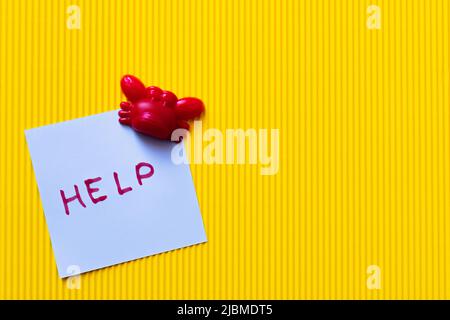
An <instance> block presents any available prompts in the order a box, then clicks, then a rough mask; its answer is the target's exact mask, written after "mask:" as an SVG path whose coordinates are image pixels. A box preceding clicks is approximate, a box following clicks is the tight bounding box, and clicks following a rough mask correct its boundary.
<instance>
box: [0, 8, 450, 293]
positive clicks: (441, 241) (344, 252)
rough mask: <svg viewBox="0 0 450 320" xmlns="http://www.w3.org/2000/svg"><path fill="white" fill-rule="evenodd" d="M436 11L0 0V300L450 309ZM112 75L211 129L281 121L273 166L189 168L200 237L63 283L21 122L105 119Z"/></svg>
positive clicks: (443, 67)
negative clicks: (175, 98)
mask: <svg viewBox="0 0 450 320" xmlns="http://www.w3.org/2000/svg"><path fill="white" fill-rule="evenodd" d="M69 4H76V5H79V6H80V8H81V19H82V20H81V30H68V29H67V28H66V19H67V14H66V8H67V6H68V5H69ZM369 4H377V5H379V6H380V7H381V10H382V29H381V30H368V29H367V27H366V20H367V16H368V15H367V13H366V9H367V6H368V5H369ZM449 18H450V17H449V2H448V1H447V0H385V1H381V0H380V1H375V0H373V1H367V0H341V1H338V0H334V1H333V0H328V1H326V0H308V1H307V0H292V1H269V0H267V1H263V0H254V1H250V0H223V1H213V0H209V1H207V0H202V1H200V0H180V1H175V0H173V1H167V0H166V1H163V0H161V1H150V0H149V1H137V0H129V1H125V0H124V1H113V0H96V1H93V0H86V1H84V0H70V1H66V0H64V1H56V0H55V1H37V0H35V1H25V0H0V147H1V149H0V150H1V154H0V298H8V299H9V298H58V299H71V298H81V299H85V298H86V299H89V298H107V299H109V298H137V299H141V298H145V299H146V298H194V299H196V298H208V299H209V298H215V299H227V298H287V299H291V298H300V299H316V298H325V299H329V298H333V299H334V298H343V299H353V298H357V299H365V298H375V299H377V298H405V299H407V298H450V251H449V249H450V216H449V214H450V195H449V191H450V139H449V135H450V114H449V106H450V105H449V103H450V101H449V89H450V86H449V77H450V70H449V58H450V57H449ZM125 73H132V74H136V75H138V76H139V77H141V78H142V79H143V80H144V81H145V82H146V83H147V84H149V85H150V84H154V85H159V86H162V87H164V88H167V89H169V90H173V91H174V92H176V93H177V94H178V95H179V96H186V95H193V96H198V97H201V98H202V99H203V100H204V101H205V103H206V106H207V114H206V117H205V119H204V124H203V125H204V127H205V128H210V127H214V128H219V129H221V130H225V129H227V128H239V127H240V128H257V129H258V128H279V129H280V137H281V141H280V144H281V149H280V152H281V157H280V159H281V163H280V170H279V173H278V174H277V175H275V176H261V175H259V167H258V166H250V165H241V166H238V165H236V166H233V165H214V166H212V165H193V166H192V172H193V177H194V182H195V186H196V190H197V194H198V198H199V202H200V206H201V210H202V214H203V218H204V223H205V226H206V231H207V234H208V238H209V242H208V243H207V244H205V245H199V246H195V247H191V248H187V249H183V250H177V251H174V252H170V253H165V254H161V255H158V256H154V257H150V258H145V259H141V260H138V261H134V262H130V263H125V264H121V265H118V266H114V267H111V268H107V269H103V270H100V271H95V272H91V273H88V274H86V275H83V276H82V277H81V289H80V290H69V289H67V288H66V282H65V281H63V280H60V279H59V278H58V275H57V272H56V266H55V261H54V258H53V253H52V249H51V245H50V239H49V234H48V231H47V227H46V224H45V220H44V213H43V210H42V205H41V202H40V199H39V195H38V189H37V185H36V181H35V178H34V174H33V171H32V166H31V160H30V156H29V153H28V150H27V147H26V143H25V136H24V129H26V128H32V127H36V126H41V125H45V124H51V123H55V122H58V121H62V120H68V119H73V118H76V117H82V116H88V115H91V114H94V113H100V112H103V111H107V110H113V109H115V108H117V106H118V103H119V102H120V101H121V99H122V95H121V92H120V88H119V80H120V77H121V76H122V75H123V74H125ZM105 134H108V133H107V132H105ZM61 152H64V151H63V150H61ZM81 236H82V235H80V237H81ZM369 265H378V266H379V267H380V268H381V281H382V282H381V284H382V288H381V289H380V290H369V289H368V288H367V287H366V279H367V274H366V269H367V267H368V266H369Z"/></svg>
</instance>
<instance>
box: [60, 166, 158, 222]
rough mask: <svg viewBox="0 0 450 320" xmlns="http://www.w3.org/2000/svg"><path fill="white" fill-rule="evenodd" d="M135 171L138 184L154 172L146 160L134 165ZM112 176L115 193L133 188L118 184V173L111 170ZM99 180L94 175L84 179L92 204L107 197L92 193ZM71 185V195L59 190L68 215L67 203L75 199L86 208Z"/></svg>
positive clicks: (94, 191)
mask: <svg viewBox="0 0 450 320" xmlns="http://www.w3.org/2000/svg"><path fill="white" fill-rule="evenodd" d="M135 173H136V180H137V182H138V184H139V185H140V186H142V184H143V180H145V179H148V178H151V177H152V176H153V174H154V173H155V169H154V168H153V166H152V165H151V164H149V163H147V162H140V163H138V164H137V165H136V167H135ZM113 178H114V182H115V184H116V187H117V193H118V194H119V195H121V196H122V195H124V194H125V193H127V192H130V191H132V190H133V188H132V187H131V186H128V187H123V186H122V185H121V184H120V178H119V174H118V173H117V172H113ZM101 181H102V177H95V178H89V179H86V180H84V184H85V187H86V192H87V194H88V196H89V198H90V199H91V201H92V203H93V204H97V203H99V202H101V201H105V200H106V199H108V196H107V195H105V194H103V195H97V196H94V194H96V193H98V192H99V191H100V188H99V187H96V186H94V184H97V183H100V182H101ZM73 187H74V190H75V195H74V196H72V197H67V196H66V193H65V192H64V190H59V192H60V194H61V199H62V202H63V205H64V211H65V212H66V215H70V210H69V203H71V202H73V201H75V200H78V202H79V204H80V205H81V206H82V207H83V208H86V204H85V203H84V201H83V199H82V197H81V193H80V190H79V188H78V186H77V185H76V184H75V185H74V186H73Z"/></svg>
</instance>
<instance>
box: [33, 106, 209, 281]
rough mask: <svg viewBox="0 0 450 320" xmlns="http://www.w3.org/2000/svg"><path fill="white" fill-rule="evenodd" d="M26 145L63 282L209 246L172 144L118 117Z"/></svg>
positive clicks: (68, 127) (49, 131) (80, 123)
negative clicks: (140, 131) (184, 249)
mask: <svg viewBox="0 0 450 320" xmlns="http://www.w3.org/2000/svg"><path fill="white" fill-rule="evenodd" d="M26 138H27V142H28V147H29V150H30V153H31V157H32V162H33V168H34V172H35V175H36V179H37V182H38V186H39V192H40V196H41V200H42V204H43V207H44V212H45V217H46V221H47V225H48V229H49V231H50V237H51V242H52V246H53V251H54V254H55V258H56V263H57V267H58V272H59V275H60V277H62V278H64V277H67V276H70V275H73V273H74V272H77V271H79V272H80V273H83V272H87V271H91V270H95V269H99V268H103V267H106V266H111V265H114V264H118V263H121V262H125V261H130V260H134V259H138V258H142V257H146V256H149V255H153V254H157V253H161V252H165V251H169V250H173V249H177V248H182V247H186V246H190V245H194V244H198V243H202V242H205V241H206V235H205V230H204V227H203V221H202V217H201V214H200V210H199V206H198V201H197V196H196V193H195V189H194V185H193V182H192V177H191V173H190V169H189V166H188V165H185V164H181V165H177V164H174V163H173V162H172V160H171V152H172V148H173V146H174V143H173V142H170V141H160V140H157V139H153V138H150V137H146V136H143V135H140V134H137V133H136V132H134V131H133V130H132V129H131V128H130V127H127V126H122V125H120V124H119V123H118V121H117V112H116V111H112V112H107V113H103V114H99V115H94V116H90V117H86V118H82V119H77V120H72V121H67V122H62V123H58V124H54V125H50V126H45V127H40V128H36V129H31V130H27V131H26ZM139 163H141V165H140V166H139V167H138V169H137V171H138V172H137V173H136V165H138V164H139ZM114 172H115V173H116V175H115V174H114ZM151 172H153V175H151ZM99 177H100V178H101V180H99V179H98V178H99ZM139 177H140V179H141V181H140V182H141V184H140V183H139ZM87 179H93V180H90V181H89V180H87ZM86 180H87V181H86ZM74 185H76V186H77V188H78V190H79V197H78V198H75V196H76V194H77V193H76V188H75V187H74ZM130 187H131V188H132V190H130V189H129V188H130ZM96 188H98V189H99V190H98V191H97V190H96ZM119 190H120V192H121V193H122V194H120V193H119ZM61 191H62V192H61ZM89 193H90V194H89ZM91 196H92V198H93V199H94V201H96V203H95V204H94V203H93V201H92V200H91ZM102 196H103V197H102ZM104 196H106V197H107V198H106V199H104ZM63 199H66V201H64V200H63ZM70 199H72V200H71V201H69V200H70ZM80 199H81V201H80ZM99 199H100V200H103V201H99ZM64 203H66V205H67V208H65V205H64ZM83 204H84V206H85V207H83Z"/></svg>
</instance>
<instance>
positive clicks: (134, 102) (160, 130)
mask: <svg viewBox="0 0 450 320" xmlns="http://www.w3.org/2000/svg"><path fill="white" fill-rule="evenodd" d="M120 86H121V87H122V92H123V93H124V94H125V96H126V97H127V100H128V101H124V102H122V103H121V104H120V109H121V110H120V111H119V122H120V123H121V124H125V125H129V126H131V127H132V128H133V129H134V130H136V131H137V132H140V133H143V134H146V135H149V136H152V137H155V138H158V139H163V140H171V135H172V132H173V131H174V130H176V129H178V128H183V129H189V124H188V123H187V121H188V120H192V119H195V118H197V117H199V116H200V115H201V114H202V113H203V111H205V106H204V105H203V102H202V101H201V100H200V99H197V98H183V99H179V100H178V98H177V96H176V95H175V94H173V93H172V92H170V91H166V90H161V89H160V88H158V87H154V86H151V87H147V88H146V87H145V86H144V84H143V83H142V82H141V81H140V80H139V79H138V78H136V77H134V76H132V75H125V76H123V77H122V80H121V82H120Z"/></svg>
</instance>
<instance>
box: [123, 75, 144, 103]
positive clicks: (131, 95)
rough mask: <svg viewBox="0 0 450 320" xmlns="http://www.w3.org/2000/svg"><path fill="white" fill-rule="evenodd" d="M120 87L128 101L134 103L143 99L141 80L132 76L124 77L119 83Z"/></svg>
mask: <svg viewBox="0 0 450 320" xmlns="http://www.w3.org/2000/svg"><path fill="white" fill-rule="evenodd" d="M120 87H121V88H122V92H123V94H124V95H125V96H126V97H127V99H128V101H131V102H135V101H137V100H139V99H142V98H144V97H145V86H144V84H143V83H142V81H141V80H139V79H138V78H136V77H135V76H132V75H125V76H123V77H122V80H121V81H120Z"/></svg>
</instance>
